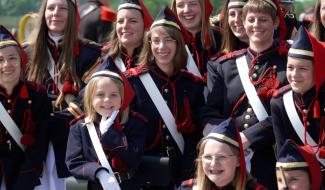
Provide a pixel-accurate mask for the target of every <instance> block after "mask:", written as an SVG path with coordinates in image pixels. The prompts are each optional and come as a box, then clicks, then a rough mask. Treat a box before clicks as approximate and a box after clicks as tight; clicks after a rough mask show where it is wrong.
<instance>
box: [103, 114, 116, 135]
mask: <svg viewBox="0 0 325 190" xmlns="http://www.w3.org/2000/svg"><path fill="white" fill-rule="evenodd" d="M118 112H119V110H115V111H113V113H112V114H111V116H110V117H109V118H107V117H102V119H101V121H100V124H99V129H100V132H101V133H102V134H104V133H105V132H106V131H107V130H108V129H109V128H110V126H111V125H112V124H113V123H114V120H115V118H116V116H117V114H118Z"/></svg>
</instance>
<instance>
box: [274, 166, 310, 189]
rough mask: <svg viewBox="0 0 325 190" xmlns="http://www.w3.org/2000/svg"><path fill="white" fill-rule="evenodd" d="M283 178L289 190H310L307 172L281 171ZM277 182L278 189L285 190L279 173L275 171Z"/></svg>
mask: <svg viewBox="0 0 325 190" xmlns="http://www.w3.org/2000/svg"><path fill="white" fill-rule="evenodd" d="M283 173H284V178H285V180H286V184H287V187H288V189H289V190H298V189H299V190H310V189H311V186H310V181H309V175H308V173H307V171H304V170H291V171H283ZM276 176H277V181H278V189H279V190H284V189H285V182H284V181H283V179H282V177H281V171H280V170H277V171H276Z"/></svg>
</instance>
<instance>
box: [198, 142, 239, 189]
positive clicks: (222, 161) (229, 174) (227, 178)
mask: <svg viewBox="0 0 325 190" xmlns="http://www.w3.org/2000/svg"><path fill="white" fill-rule="evenodd" d="M202 164H203V171H204V173H205V175H206V176H207V177H208V178H209V179H210V180H211V181H212V182H213V183H214V184H215V185H216V186H217V187H224V186H226V185H227V184H229V183H231V182H232V181H233V180H234V177H235V173H236V169H237V167H238V166H239V161H238V157H237V156H235V155H234V153H233V152H232V150H231V149H230V147H229V145H227V144H224V143H221V142H219V141H216V140H212V139H211V140H208V142H207V143H206V145H205V147H204V153H203V155H202Z"/></svg>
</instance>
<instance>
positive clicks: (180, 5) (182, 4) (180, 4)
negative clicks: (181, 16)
mask: <svg viewBox="0 0 325 190" xmlns="http://www.w3.org/2000/svg"><path fill="white" fill-rule="evenodd" d="M176 7H177V8H180V9H182V8H184V3H177V4H176Z"/></svg>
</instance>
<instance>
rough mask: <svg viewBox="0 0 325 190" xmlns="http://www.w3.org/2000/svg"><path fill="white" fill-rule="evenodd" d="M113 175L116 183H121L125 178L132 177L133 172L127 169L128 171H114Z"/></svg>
mask: <svg viewBox="0 0 325 190" xmlns="http://www.w3.org/2000/svg"><path fill="white" fill-rule="evenodd" d="M114 175H115V177H116V180H117V182H118V183H120V184H121V183H122V182H123V181H125V180H129V179H131V178H132V177H134V175H135V173H134V171H129V172H114Z"/></svg>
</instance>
